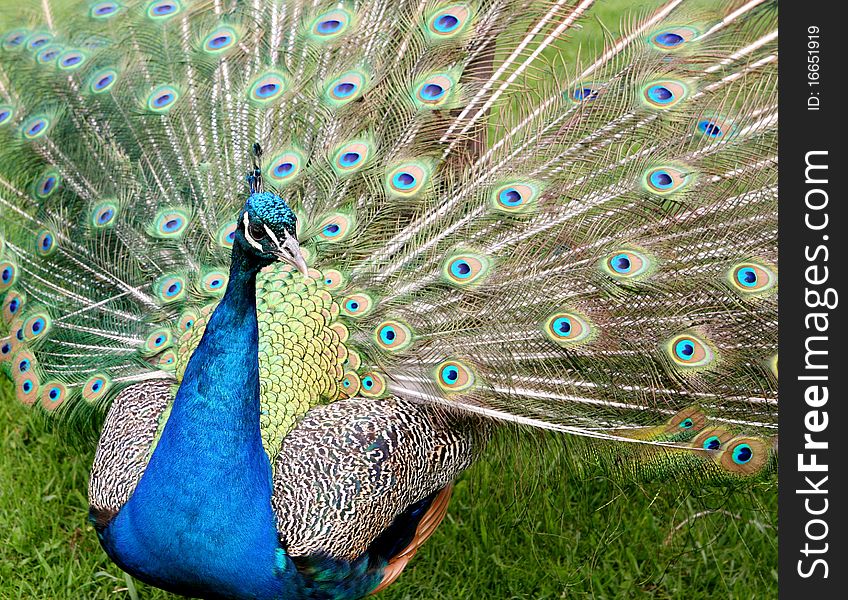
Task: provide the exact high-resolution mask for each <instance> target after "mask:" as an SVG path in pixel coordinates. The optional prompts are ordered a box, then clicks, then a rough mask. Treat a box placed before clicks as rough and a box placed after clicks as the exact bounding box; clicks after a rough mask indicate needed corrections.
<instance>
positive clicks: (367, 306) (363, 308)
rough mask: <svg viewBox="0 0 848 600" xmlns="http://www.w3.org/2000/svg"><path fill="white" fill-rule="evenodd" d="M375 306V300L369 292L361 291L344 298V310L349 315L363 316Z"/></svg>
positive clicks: (342, 304) (342, 303)
mask: <svg viewBox="0 0 848 600" xmlns="http://www.w3.org/2000/svg"><path fill="white" fill-rule="evenodd" d="M373 307H374V300H373V299H372V298H371V296H369V295H368V294H366V293H364V292H360V293H358V294H351V295H350V296H346V297H345V298H343V299H342V302H341V308H342V312H343V313H344V314H346V315H347V316H349V317H363V316H365V315H366V314H368V313H369V312H370V311H371V309H372V308H373Z"/></svg>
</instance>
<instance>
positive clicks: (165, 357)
mask: <svg viewBox="0 0 848 600" xmlns="http://www.w3.org/2000/svg"><path fill="white" fill-rule="evenodd" d="M155 364H156V366H157V367H158V368H160V369H162V370H163V371H173V370H174V369H176V368H177V353H176V352H174V351H173V350H166V351H165V352H163V353H162V354H160V355H159V356H158V357H157V358H156V360H155Z"/></svg>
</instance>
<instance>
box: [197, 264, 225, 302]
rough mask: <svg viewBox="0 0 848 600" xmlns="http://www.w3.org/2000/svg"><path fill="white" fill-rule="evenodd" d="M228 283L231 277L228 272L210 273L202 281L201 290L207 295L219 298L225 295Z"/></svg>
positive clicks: (216, 271)
mask: <svg viewBox="0 0 848 600" xmlns="http://www.w3.org/2000/svg"><path fill="white" fill-rule="evenodd" d="M227 281H229V275H228V274H227V272H226V271H223V270H215V271H208V272H207V273H206V274H205V275H203V277H201V279H200V289H201V290H202V291H204V292H206V293H207V294H214V295H216V296H217V295H220V294H223V293H224V290H226V289H227Z"/></svg>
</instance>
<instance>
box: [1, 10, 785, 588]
mask: <svg viewBox="0 0 848 600" xmlns="http://www.w3.org/2000/svg"><path fill="white" fill-rule="evenodd" d="M25 4H26V3H25ZM593 4H594V2H593V0H459V1H452V0H342V1H329V2H328V1H325V0H314V1H312V2H299V1H291V0H250V1H244V2H241V1H237V0H120V1H118V0H88V1H80V0H67V1H65V0H42V1H41V2H38V3H33V4H32V5H31V6H30V5H26V6H25V7H24V8H23V9H22V8H21V7H20V6H16V7H14V10H15V11H16V15H15V17H14V19H13V20H12V19H11V18H9V19H4V21H5V22H6V23H12V27H11V29H9V30H7V31H6V32H5V33H3V34H2V38H0V44H1V45H2V50H0V210H2V229H0V234H2V235H0V299H2V309H3V319H2V325H0V336H2V337H0V358H2V369H3V371H4V373H5V374H6V375H7V376H8V377H9V378H10V379H11V381H12V382H13V385H14V388H15V392H16V396H17V399H18V401H20V402H22V403H23V404H26V405H30V406H32V407H33V409H34V410H38V411H42V412H45V413H47V414H49V415H50V418H51V420H54V421H56V423H57V425H59V426H61V427H65V428H67V429H68V430H69V431H70V430H73V431H77V432H86V433H89V434H95V435H98V436H99V441H98V444H97V451H96V456H95V459H94V464H93V466H92V469H91V478H90V483H89V489H88V499H89V503H90V506H91V508H90V520H91V522H92V523H93V524H94V528H95V530H96V533H97V536H98V539H99V542H100V544H101V546H102V548H103V549H104V551H105V552H106V553H107V554H108V556H109V557H110V558H111V559H112V560H113V561H114V562H115V563H117V564H118V566H120V567H121V568H122V569H123V570H124V571H126V572H127V573H130V574H131V575H133V576H134V577H137V578H139V579H141V580H143V581H145V582H148V583H150V584H152V585H155V586H158V587H161V588H163V589H166V590H169V591H172V592H175V593H178V594H182V595H186V596H190V597H202V598H222V599H223V598H227V599H247V598H252V599H263V600H266V599H267V600H270V599H278V600H283V599H295V598H313V599H348V598H350V599H352V598H361V597H364V596H367V595H369V594H372V593H375V592H378V591H380V590H382V589H384V588H385V587H386V586H388V585H389V584H391V583H392V582H393V581H394V580H395V579H396V578H397V577H398V576H399V575H400V573H401V572H402V571H403V569H404V568H405V567H406V566H407V564H409V561H410V560H411V558H412V557H413V556H414V555H415V553H416V551H417V550H418V549H419V548H420V547H421V545H422V544H423V543H424V542H425V541H426V540H427V539H428V537H430V536H431V534H432V533H433V531H434V530H435V529H436V527H437V526H438V525H439V523H440V522H441V521H442V519H443V518H444V517H445V515H446V513H447V510H448V504H449V500H450V495H451V489H452V483H453V482H454V480H456V478H457V477H458V476H459V475H460V474H461V473H462V472H463V471H464V470H465V469H466V468H468V467H469V466H470V465H471V464H472V463H473V462H474V461H475V459H477V458H478V457H479V456H480V455H481V453H483V452H484V450H485V448H486V446H487V443H488V442H489V441H490V440H491V438H492V437H493V435H495V434H496V432H498V431H499V430H501V429H503V428H505V427H517V428H525V429H527V428H529V429H541V430H547V431H551V432H558V433H559V434H561V435H562V436H566V437H567V438H568V440H569V443H571V444H573V446H574V447H576V448H579V450H580V452H581V456H583V457H584V458H583V461H585V464H587V465H588V464H593V465H601V466H603V468H604V469H607V470H608V471H610V472H615V473H619V474H622V475H623V476H625V477H636V478H649V479H650V478H660V477H688V478H692V480H693V481H696V482H702V481H717V482H727V483H728V484H731V483H733V482H738V481H749V480H751V479H755V478H759V477H765V476H768V475H769V474H770V473H773V472H774V470H775V466H776V461H777V435H776V431H777V372H778V369H777V289H778V285H777V280H778V275H777V265H776V263H777V239H776V236H777V194H778V192H777V156H776V154H777V10H776V6H775V3H773V2H766V1H763V0H747V1H745V0H729V1H727V2H723V3H717V2H699V1H698V0H693V1H689V0H686V1H684V0H668V1H666V2H664V3H663V4H660V5H659V6H658V7H657V8H655V9H653V10H650V11H646V12H637V13H634V15H633V16H632V17H631V18H628V19H627V20H626V21H625V22H623V23H622V27H621V30H622V33H621V34H620V35H616V36H614V37H613V36H611V37H610V39H609V40H608V42H607V43H606V44H605V46H604V47H603V48H602V49H600V50H599V51H598V52H590V53H589V55H588V56H586V55H584V54H583V51H582V50H581V51H580V52H576V53H574V52H571V53H569V52H568V51H567V50H568V48H569V38H570V36H571V35H572V33H573V32H574V31H575V30H576V29H577V28H579V27H580V26H581V23H582V22H583V20H584V19H585V18H586V16H587V15H588V14H590V13H591V8H592V5H593ZM21 11H23V12H21Z"/></svg>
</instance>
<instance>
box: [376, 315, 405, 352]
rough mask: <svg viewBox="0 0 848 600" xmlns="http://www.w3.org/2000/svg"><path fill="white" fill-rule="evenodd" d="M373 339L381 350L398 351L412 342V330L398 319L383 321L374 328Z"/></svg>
mask: <svg viewBox="0 0 848 600" xmlns="http://www.w3.org/2000/svg"><path fill="white" fill-rule="evenodd" d="M374 341H375V342H376V343H377V346H378V347H379V348H380V349H382V350H387V351H389V352H400V351H401V350H404V349H406V348H408V347H409V345H410V344H411V343H412V330H411V329H410V328H409V326H408V325H406V324H405V323H401V322H400V321H384V322H382V323H380V324H379V325H377V328H376V329H375V330H374Z"/></svg>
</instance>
